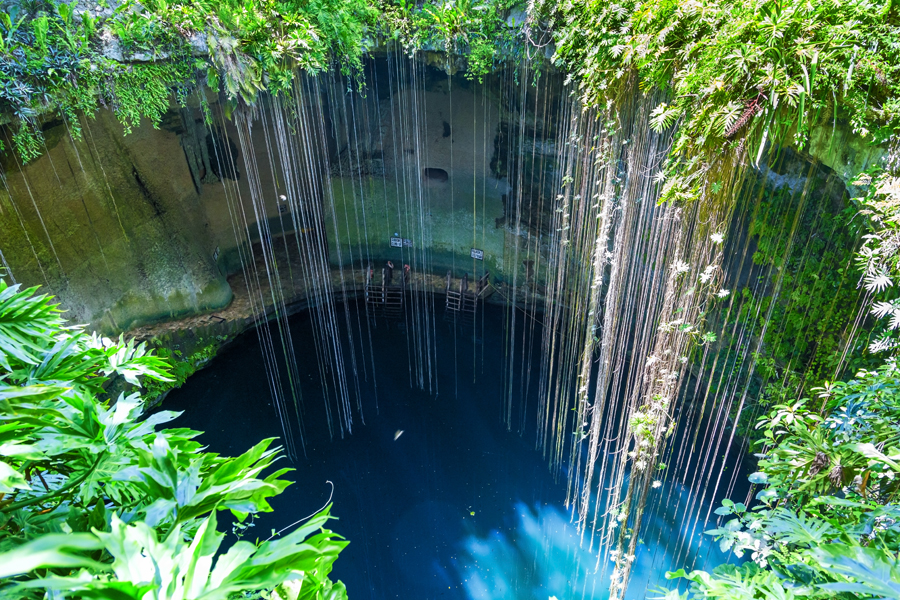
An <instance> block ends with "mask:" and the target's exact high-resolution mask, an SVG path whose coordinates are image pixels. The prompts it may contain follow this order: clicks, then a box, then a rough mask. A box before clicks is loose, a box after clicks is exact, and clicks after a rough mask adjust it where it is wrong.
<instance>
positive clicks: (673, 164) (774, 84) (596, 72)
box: [534, 0, 900, 201]
mask: <svg viewBox="0 0 900 600" xmlns="http://www.w3.org/2000/svg"><path fill="white" fill-rule="evenodd" d="M534 14H535V15H536V16H537V17H539V18H541V19H545V20H547V21H548V22H549V23H550V25H551V29H552V30H553V32H554V39H555V41H556V45H557V50H556V57H555V58H556V61H557V62H558V63H559V64H561V65H562V66H563V67H564V68H565V69H566V71H567V72H568V73H569V77H570V79H571V80H573V81H574V82H575V83H576V84H577V86H578V89H579V91H580V96H581V99H582V101H583V103H584V104H585V105H586V106H607V105H608V104H609V103H611V102H613V101H614V100H615V98H616V96H617V94H619V93H621V91H622V88H623V86H626V85H630V81H631V79H630V78H631V76H632V75H633V74H636V75H637V77H638V79H639V85H640V87H641V89H643V90H645V91H648V90H651V89H660V90H662V91H664V92H665V93H666V94H667V96H668V100H667V101H666V102H664V103H662V104H660V105H659V106H658V107H657V108H656V110H655V111H654V112H653V118H652V120H651V126H652V127H654V128H655V129H657V130H664V129H669V128H672V127H675V134H674V141H673V145H672V148H671V151H670V153H669V159H668V162H667V164H666V166H665V168H664V180H665V186H664V189H663V196H662V200H663V201H687V200H690V199H696V198H697V197H698V196H699V195H700V193H701V192H702V191H703V190H706V189H708V188H709V187H711V186H713V185H714V184H715V181H707V180H706V177H705V173H707V172H708V171H709V168H710V164H711V162H712V161H714V160H715V159H716V158H717V157H718V156H721V155H722V154H723V153H725V152H729V151H734V150H738V151H743V150H746V151H747V153H748V158H749V159H750V160H752V161H753V162H755V163H759V162H760V160H761V158H762V157H763V155H764V153H765V151H766V148H767V145H768V144H769V143H770V142H774V143H785V142H788V143H794V144H796V145H797V146H798V147H800V148H803V147H804V146H805V145H806V144H807V142H808V137H809V132H810V129H811V127H813V126H815V125H817V124H818V123H820V122H821V121H823V120H826V119H827V120H834V119H837V118H846V119H848V120H849V121H850V123H851V125H852V128H853V130H854V131H855V132H856V133H857V134H858V135H860V136H861V137H862V138H865V139H869V140H873V141H874V142H876V143H880V142H883V141H885V140H886V139H888V138H890V137H891V136H892V135H894V134H895V132H896V131H897V127H898V125H900V83H898V82H900V79H898V77H897V75H898V69H900V44H898V40H900V27H898V26H900V17H898V12H897V9H896V7H894V5H893V4H892V2H890V1H888V2H870V1H868V0H859V1H851V2H834V1H832V0H813V1H810V2H800V3H798V2H791V1H788V0H753V1H751V2H738V3H726V2H719V1H717V0H698V1H690V2H678V1H674V0H655V1H652V2H620V3H610V2H602V1H598V0H593V1H590V2H554V1H553V0H539V1H537V2H536V3H535V9H534Z"/></svg>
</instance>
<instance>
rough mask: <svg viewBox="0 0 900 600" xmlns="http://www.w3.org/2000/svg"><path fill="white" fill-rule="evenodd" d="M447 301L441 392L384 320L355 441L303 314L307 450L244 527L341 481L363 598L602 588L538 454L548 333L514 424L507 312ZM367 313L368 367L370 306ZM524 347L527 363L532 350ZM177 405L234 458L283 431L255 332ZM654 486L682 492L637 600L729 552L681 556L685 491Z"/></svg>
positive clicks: (695, 542) (638, 573) (518, 391)
mask: <svg viewBox="0 0 900 600" xmlns="http://www.w3.org/2000/svg"><path fill="white" fill-rule="evenodd" d="M352 308H353V310H356V306H353V307H352ZM442 310H443V309H442V307H439V308H438V310H437V311H436V313H437V319H438V320H437V324H436V326H435V334H436V338H435V339H436V344H437V362H436V374H437V380H436V381H437V385H438V393H436V394H428V393H427V392H423V391H420V390H418V389H414V388H412V387H411V386H410V367H409V360H408V351H407V332H406V330H405V328H404V327H403V325H402V323H392V324H390V326H386V325H385V324H384V323H379V324H378V327H377V328H375V329H373V330H372V348H371V350H372V352H373V355H374V357H375V365H374V367H375V376H374V381H373V376H372V372H371V369H372V367H371V363H370V362H368V363H367V365H366V369H367V371H368V372H367V373H366V375H367V377H368V381H365V380H363V379H362V377H361V379H360V382H359V384H360V385H359V387H360V393H361V395H362V406H363V412H364V416H365V424H364V425H363V424H362V422H361V421H360V419H359V418H358V417H357V419H356V421H355V424H354V429H353V434H352V435H349V436H346V437H345V438H344V439H341V438H340V437H336V438H335V439H333V440H331V439H329V435H328V431H327V428H326V427H325V425H324V423H325V413H324V408H323V407H324V395H325V392H324V391H323V389H322V386H321V385H320V382H319V373H318V369H317V367H316V362H315V360H316V358H315V356H316V355H315V351H314V344H313V341H312V340H313V338H312V327H311V324H310V318H309V315H308V313H306V312H304V313H301V314H298V315H296V316H295V317H293V318H292V321H291V332H292V336H293V340H294V343H295V346H296V348H295V350H296V351H297V353H298V362H299V368H300V373H301V380H302V390H303V399H304V406H305V407H306V414H305V422H306V427H305V429H306V440H307V442H306V456H305V457H304V456H302V455H301V456H300V458H299V459H298V460H297V461H296V463H295V464H294V465H293V466H294V468H295V469H296V471H295V472H293V473H291V474H289V476H288V477H289V478H291V479H293V480H294V481H296V484H295V485H292V486H290V487H289V488H288V489H287V491H286V492H285V493H284V494H282V495H281V496H279V497H277V498H275V499H274V500H273V502H272V505H273V508H274V513H270V514H266V515H264V516H262V517H261V518H259V519H257V520H256V522H255V523H254V526H253V528H251V529H250V530H249V531H248V533H247V537H248V538H250V539H256V538H262V539H265V538H267V537H269V535H270V534H271V532H272V530H280V529H281V528H283V527H286V526H287V525H289V524H291V523H293V522H294V521H296V520H297V519H300V518H302V517H303V516H305V515H308V514H310V513H312V512H313V511H315V510H317V509H318V508H320V507H321V506H322V505H323V504H324V503H325V502H326V501H327V500H328V498H329V496H330V494H331V491H332V488H331V484H329V483H328V482H329V481H330V482H333V484H334V492H333V499H332V500H333V502H334V508H333V511H332V512H333V514H334V515H335V516H337V517H338V518H339V520H337V521H333V522H332V529H334V530H335V531H336V532H338V533H340V534H341V535H343V536H344V537H346V538H347V539H348V540H350V545H349V546H348V547H347V548H346V549H345V550H344V551H343V552H342V554H341V556H340V558H339V559H338V561H337V563H336V566H335V571H334V575H333V576H334V578H337V579H341V580H342V581H344V583H345V584H346V585H347V588H348V591H349V595H350V598H351V599H352V600H359V599H362V598H371V599H382V598H401V599H404V600H414V599H415V600H418V599H426V598H434V599H437V598H445V599H460V600H462V599H472V600H481V599H485V600H486V599H504V600H505V599H510V600H512V599H516V600H519V599H522V600H524V599H541V600H547V599H548V598H549V597H550V596H556V597H557V598H559V600H563V599H567V598H592V599H594V598H596V599H602V598H605V597H606V582H607V581H608V577H609V571H607V572H606V573H605V575H603V577H602V578H601V572H600V571H598V570H597V559H596V553H595V552H591V551H590V550H589V549H588V548H587V547H585V546H583V545H581V544H580V543H579V542H580V538H579V535H578V533H577V532H576V530H575V527H574V526H573V525H572V524H571V523H570V519H569V513H568V511H567V510H566V508H565V506H564V501H565V493H566V488H565V485H566V482H565V475H564V474H563V476H562V479H561V480H560V481H554V479H553V477H552V476H551V474H550V472H549V470H548V468H547V466H546V462H545V461H544V459H543V458H542V456H541V454H540V452H538V451H536V450H535V448H534V440H535V423H534V413H535V412H536V410H535V407H536V406H537V404H536V403H537V394H536V392H537V378H538V374H539V372H540V365H539V362H538V360H539V359H538V355H539V341H540V328H539V327H538V328H536V329H535V334H536V336H537V337H536V343H537V346H536V348H535V352H534V355H535V356H534V360H533V361H532V364H531V374H532V381H531V384H530V386H529V388H528V393H527V394H525V393H524V389H525V388H524V387H523V386H520V385H519V382H518V381H517V382H516V384H515V386H514V396H515V405H516V407H517V408H519V409H522V408H524V411H522V412H519V413H518V414H517V416H516V417H515V421H516V423H517V426H516V427H514V431H507V428H506V426H505V425H504V424H503V423H502V420H501V414H502V398H503V386H504V384H505V378H504V376H503V372H504V368H503V363H504V355H505V354H506V352H507V350H506V349H505V343H506V337H507V336H506V333H505V327H506V321H507V316H506V311H504V310H502V309H500V308H497V307H487V308H486V309H485V310H484V311H483V312H482V314H480V315H479V318H478V321H477V324H476V326H475V328H474V330H473V329H472V328H469V329H467V330H466V331H465V332H460V331H459V330H457V329H456V328H454V327H453V326H451V325H450V324H449V323H445V322H443V321H442V320H441V314H442ZM355 318H356V317H355V316H354V318H353V319H352V322H353V323H354V327H355V326H356V320H355ZM361 323H362V327H363V333H364V343H365V346H366V348H365V350H366V360H367V361H369V360H370V358H369V347H368V340H367V339H365V338H366V336H367V332H366V325H365V316H364V315H363V316H362V317H361ZM529 323H530V321H529ZM521 329H522V321H521V319H520V321H519V323H518V331H521ZM357 337H358V336H357ZM473 338H474V339H473ZM357 343H359V340H358V339H357ZM513 350H514V351H515V352H516V355H517V356H518V357H520V358H521V347H518V348H513ZM518 360H520V359H517V361H518ZM517 365H518V366H517V369H519V370H520V369H521V364H520V363H519V362H517ZM359 368H360V369H362V366H361V364H360V367H359ZM375 384H377V394H376V385H375ZM165 408H166V409H170V410H184V411H185V413H184V415H183V416H182V417H180V418H179V419H178V420H177V421H176V422H175V423H174V424H173V425H175V426H187V427H192V428H196V429H200V430H203V431H205V432H206V434H205V435H204V436H203V437H202V438H201V440H202V441H203V442H204V443H206V444H208V445H209V448H210V450H212V451H215V452H220V453H223V454H232V455H234V454H237V453H240V452H243V451H244V450H246V449H247V448H249V447H250V446H251V445H252V444H254V443H255V442H257V441H258V440H260V439H261V438H265V437H280V436H281V435H282V433H281V427H280V424H279V420H278V418H277V416H276V413H275V410H274V408H273V406H272V404H271V400H270V398H269V393H268V386H267V383H266V379H265V370H264V365H263V362H262V356H261V353H260V349H259V343H258V341H257V336H256V334H255V333H253V332H250V333H248V334H245V335H244V336H242V337H241V338H239V339H238V340H236V342H235V343H234V344H233V345H232V346H231V347H229V348H228V349H227V350H226V351H225V352H224V353H223V354H222V355H221V356H220V357H218V358H217V359H216V360H215V361H214V362H213V363H212V365H211V366H209V367H208V368H206V369H204V370H203V371H201V372H199V373H197V374H196V375H195V376H193V377H192V378H191V379H190V380H189V381H188V382H187V383H186V384H185V385H184V386H183V387H182V388H181V389H179V390H176V391H174V392H173V393H172V394H170V396H169V397H168V398H167V399H166V402H165ZM522 414H524V415H525V416H526V418H525V421H524V431H523V432H522V434H521V435H520V434H519V432H518V423H519V422H520V415H522ZM398 432H402V433H399V435H398ZM656 491H657V492H658V493H660V494H663V493H665V494H667V495H666V496H665V498H668V499H670V500H669V501H668V502H662V503H661V504H662V508H661V509H660V510H659V511H658V513H657V515H656V517H655V518H651V519H650V520H649V522H648V523H647V527H646V529H645V531H644V532H642V537H643V539H644V540H645V543H644V544H642V545H641V546H640V547H639V551H638V554H637V557H636V568H635V571H634V576H633V579H632V584H631V587H630V588H629V597H630V598H643V597H645V590H646V588H647V586H648V585H649V586H651V587H652V586H655V585H665V584H666V583H667V582H666V580H665V578H664V573H665V571H667V570H673V569H674V568H677V567H680V566H683V565H685V564H688V565H690V564H693V566H695V567H697V568H702V567H707V568H712V567H713V566H714V565H716V564H718V563H720V562H723V561H724V559H725V557H724V556H723V555H722V554H721V553H719V552H718V548H717V544H715V543H712V540H711V539H709V538H708V537H707V536H702V535H701V534H700V533H699V531H701V530H702V529H704V527H702V526H701V527H699V528H698V530H697V533H695V535H694V536H693V538H692V543H691V544H690V545H689V552H687V553H684V552H682V554H681V556H679V557H678V561H677V564H675V561H674V560H673V556H672V548H674V547H675V545H676V544H675V539H676V535H675V534H676V533H677V532H676V530H675V529H674V527H675V525H673V523H674V522H675V520H676V517H677V516H678V511H679V508H678V506H679V504H678V502H677V501H678V500H679V499H681V500H684V499H685V498H686V492H685V491H684V490H683V489H681V488H680V487H676V488H674V489H669V488H668V486H664V487H663V488H661V489H659V490H656ZM660 497H661V498H663V496H660ZM704 537H706V538H707V539H703V538H704ZM610 570H611V569H610Z"/></svg>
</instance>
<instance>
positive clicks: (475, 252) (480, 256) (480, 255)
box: [471, 248, 484, 260]
mask: <svg viewBox="0 0 900 600" xmlns="http://www.w3.org/2000/svg"><path fill="white" fill-rule="evenodd" d="M471 256H472V258H474V259H475V260H484V250H479V249H478V248H472V253H471Z"/></svg>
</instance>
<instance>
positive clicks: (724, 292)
mask: <svg viewBox="0 0 900 600" xmlns="http://www.w3.org/2000/svg"><path fill="white" fill-rule="evenodd" d="M730 293H731V291H730V290H726V289H721V290H719V291H718V292H716V296H718V297H719V298H727V297H728V294H730Z"/></svg>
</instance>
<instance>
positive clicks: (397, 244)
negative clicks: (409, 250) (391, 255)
mask: <svg viewBox="0 0 900 600" xmlns="http://www.w3.org/2000/svg"><path fill="white" fill-rule="evenodd" d="M402 247H403V240H402V239H400V238H398V237H392V238H391V248H402Z"/></svg>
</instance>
